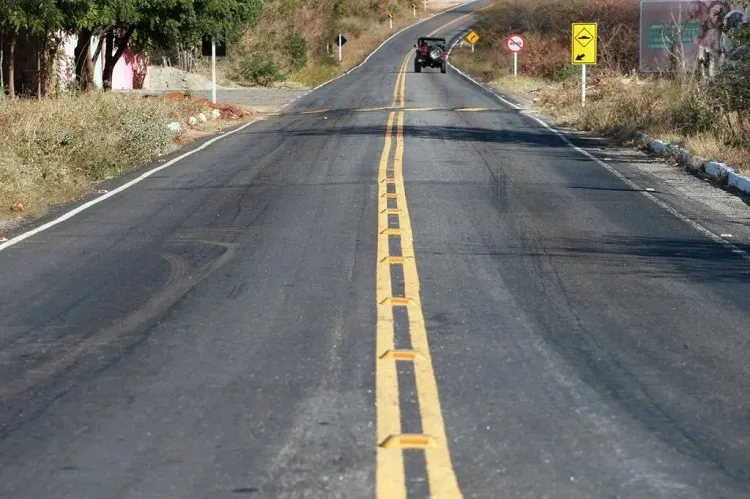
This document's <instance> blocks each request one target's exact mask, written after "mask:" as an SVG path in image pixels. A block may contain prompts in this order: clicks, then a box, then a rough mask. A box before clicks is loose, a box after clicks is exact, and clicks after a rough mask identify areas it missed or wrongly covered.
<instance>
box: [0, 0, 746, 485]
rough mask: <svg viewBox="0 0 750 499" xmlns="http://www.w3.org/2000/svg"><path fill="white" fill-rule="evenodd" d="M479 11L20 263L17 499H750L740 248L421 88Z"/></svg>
mask: <svg viewBox="0 0 750 499" xmlns="http://www.w3.org/2000/svg"><path fill="white" fill-rule="evenodd" d="M483 5H484V2H477V3H474V4H471V5H469V6H463V7H460V8H458V9H456V10H454V11H451V12H448V13H444V14H442V15H440V16H438V17H436V18H434V19H432V20H430V21H429V22H427V23H424V24H422V25H420V26H419V27H417V28H413V29H411V30H409V31H407V32H405V33H404V34H402V35H399V36H397V37H395V38H394V39H393V40H392V41H390V42H389V43H388V44H386V45H385V46H384V47H383V48H382V49H381V50H380V51H378V52H377V53H376V54H375V55H373V56H372V57H371V58H370V59H369V61H368V62H367V63H366V64H365V65H364V66H363V67H361V68H360V69H358V70H356V71H354V72H353V73H352V74H350V75H349V76H347V77H345V78H342V79H340V80H337V81H335V82H332V83H330V84H329V85H327V86H325V87H323V88H322V89H320V90H318V91H316V92H313V93H311V94H309V95H307V96H305V97H303V98H301V99H299V100H298V101H295V103H294V104H293V105H292V106H290V107H288V108H287V109H286V114H284V115H281V116H271V117H268V119H266V120H264V121H262V122H258V123H255V124H253V125H251V126H249V127H246V128H244V129H242V130H240V131H238V132H237V133H234V134H232V135H229V136H227V137H225V138H223V139H222V140H220V141H218V142H216V143H215V144H213V145H212V146H210V147H208V148H206V149H204V150H201V151H199V152H197V153H195V154H193V155H192V156H189V157H188V158H186V159H184V160H182V161H180V162H179V163H177V164H174V165H173V166H171V167H170V168H167V169H164V170H161V171H159V172H157V173H155V174H154V175H152V176H150V177H148V178H147V179H145V180H143V181H142V182H140V183H138V184H136V185H134V186H133V187H131V188H129V189H128V190H126V191H124V192H122V193H120V194H118V195H116V196H113V197H111V198H109V199H106V200H105V201H103V202H101V203H99V204H96V205H94V206H92V207H90V208H89V209H87V210H85V211H83V212H82V213H79V214H78V215H76V216H75V217H73V218H71V219H69V220H67V221H64V222H62V223H60V224H58V225H55V226H54V227H52V228H50V229H48V230H46V231H43V232H40V233H38V234H36V235H34V236H32V237H30V238H28V239H26V240H24V241H22V242H20V243H18V244H16V245H14V246H11V247H9V248H7V249H5V250H3V251H0V282H1V283H2V285H0V372H1V373H2V384H0V402H1V403H0V497H9V498H10V497H12V498H35V499H37V498H63V497H65V498H68V497H69V498H76V499H83V498H115V497H116V498H237V497H274V498H275V497H322V498H332V497H346V498H349V497H373V496H377V497H379V498H389V499H390V498H399V497H406V496H408V497H428V495H429V494H432V495H434V496H437V497H458V496H459V495H463V496H464V497H498V498H505V497H530V498H544V497H554V498H576V499H582V498H588V497H591V498H602V497H606V498H613V497H622V498H636V497H637V498H641V497H649V498H651V497H665V498H696V497H705V498H718V497H726V498H735V497H737V498H740V497H750V431H748V430H750V419H749V418H748V415H749V414H750V396H749V395H750V362H749V361H748V359H750V327H749V326H748V319H749V318H750V312H749V311H750V263H748V260H747V258H746V253H741V252H739V251H737V250H735V251H732V249H731V248H729V247H727V246H726V245H722V244H720V243H719V242H717V241H716V240H715V239H712V238H711V237H709V236H707V235H706V234H704V233H702V232H700V231H699V230H697V229H696V228H695V227H694V226H692V225H691V224H689V223H687V222H685V221H684V220H683V219H681V218H679V217H677V216H675V214H674V213H671V212H670V211H668V210H665V209H664V207H662V206H659V205H657V204H656V203H655V202H654V201H653V200H651V199H650V198H649V197H647V196H645V195H643V193H642V192H638V191H637V190H636V189H633V188H632V186H630V185H629V184H626V183H625V182H624V181H623V180H621V179H619V178H617V177H616V176H614V175H613V174H612V173H610V172H609V171H607V170H606V169H604V168H603V167H602V166H601V165H599V164H597V163H596V162H594V161H592V160H591V159H589V158H586V157H584V156H583V155H581V154H580V153H579V152H576V151H575V150H573V149H572V148H570V147H569V146H568V145H567V144H565V143H564V142H563V141H562V140H561V139H560V138H559V137H558V136H556V135H554V134H553V133H551V132H550V131H548V130H546V129H544V128H542V127H540V126H539V125H538V124H536V123H534V122H533V121H532V120H531V119H530V118H529V117H528V116H524V115H523V114H522V113H519V112H518V111H516V110H513V109H511V108H510V107H509V106H506V105H504V104H503V103H501V102H500V101H498V100H497V99H495V98H494V97H493V96H491V95H490V94H489V93H487V92H485V91H484V90H482V89H481V88H479V87H477V86H475V85H473V84H472V83H470V82H468V81H467V80H466V79H464V78H463V77H461V76H460V75H458V74H456V72H455V71H453V70H449V72H448V74H446V75H441V74H440V73H439V71H437V70H425V71H424V72H423V73H421V74H419V75H417V74H414V73H413V72H412V71H413V69H412V67H411V62H410V61H411V59H408V58H407V59H404V57H406V56H407V53H408V51H409V48H410V47H411V45H412V44H413V43H414V41H415V39H416V37H417V36H419V35H423V34H426V33H429V32H432V31H433V30H436V31H435V32H436V34H442V35H445V36H447V37H449V38H452V37H454V36H456V35H458V34H460V33H461V32H463V31H464V30H465V29H466V28H467V27H469V26H470V25H471V23H472V22H473V16H472V15H468V14H471V12H472V11H474V10H476V9H477V8H480V7H482V6H483ZM448 23H452V24H448ZM446 24H448V25H447V26H445V25H446ZM402 69H405V71H402ZM579 143H581V144H582V145H584V146H585V145H587V144H586V143H583V142H580V141H579ZM612 167H613V168H616V169H618V171H622V172H623V175H625V176H627V177H628V178H631V179H633V181H634V182H638V181H640V179H639V178H638V177H637V175H636V174H635V173H633V171H632V170H631V169H630V167H629V166H628V165H627V164H625V163H622V164H615V163H612ZM653 196H654V197H655V198H657V199H660V200H661V201H662V202H663V203H666V205H668V206H676V207H677V208H678V209H680V210H682V208H684V209H685V210H688V211H687V212H686V215H687V216H692V213H691V212H690V211H689V210H690V206H678V204H679V203H678V202H677V201H675V200H673V199H672V198H671V197H670V195H669V193H666V192H665V193H662V192H659V191H658V190H657V192H656V193H654V194H653ZM681 212H682V211H681ZM704 213H705V212H704ZM697 221H698V222H700V223H702V224H703V225H705V226H707V227H708V228H709V229H712V228H713V226H714V225H716V224H719V225H720V224H723V223H729V222H728V221H725V220H721V219H720V218H718V215H717V218H711V217H709V216H708V215H704V217H703V218H702V219H700V220H697ZM734 227H735V231H734V233H735V239H734V240H735V241H736V243H737V246H738V247H740V248H744V249H745V250H747V249H748V247H747V244H746V241H747V240H746V239H742V238H743V237H744V235H746V234H747V229H748V227H747V224H746V223H745V222H738V223H736V224H735V225H734ZM712 230H713V229H712ZM730 266H733V267H731V269H730Z"/></svg>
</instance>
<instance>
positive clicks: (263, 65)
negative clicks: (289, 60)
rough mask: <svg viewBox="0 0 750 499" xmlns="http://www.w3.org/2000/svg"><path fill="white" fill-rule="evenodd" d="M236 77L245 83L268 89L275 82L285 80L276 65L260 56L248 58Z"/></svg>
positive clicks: (241, 63) (243, 62) (240, 64)
mask: <svg viewBox="0 0 750 499" xmlns="http://www.w3.org/2000/svg"><path fill="white" fill-rule="evenodd" d="M236 76H237V78H238V79H239V80H240V81H242V82H244V83H248V84H251V85H262V86H266V87H267V86H269V85H270V84H271V83H273V82H276V81H283V80H284V75H283V74H281V72H280V71H279V68H278V67H276V64H274V63H273V62H271V61H269V60H266V59H264V58H263V57H262V56H259V55H253V56H250V57H247V58H245V59H244V60H243V61H242V62H240V63H239V68H238V70H237V74H236Z"/></svg>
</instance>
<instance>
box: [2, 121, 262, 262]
mask: <svg viewBox="0 0 750 499" xmlns="http://www.w3.org/2000/svg"><path fill="white" fill-rule="evenodd" d="M262 120H263V118H257V119H254V120H252V121H250V122H248V123H245V124H244V125H242V126H239V127H237V128H235V129H234V130H231V131H229V132H224V133H221V134H220V135H218V136H216V137H214V138H213V139H211V140H208V141H206V142H205V143H204V144H202V145H201V146H199V147H196V148H195V149H191V150H189V151H187V152H184V153H182V154H180V155H179V156H177V157H176V158H172V159H170V160H169V161H167V162H166V163H164V164H163V165H160V166H157V167H156V168H153V169H151V170H149V171H147V172H145V173H143V174H141V175H139V176H138V177H136V178H134V179H133V180H131V181H129V182H127V183H125V184H122V185H121V186H120V187H118V188H116V189H113V190H111V191H109V192H107V193H106V194H103V195H101V196H99V197H97V198H95V199H92V200H91V201H87V202H86V203H83V204H82V205H81V206H78V207H76V208H74V209H72V210H70V211H68V212H67V213H65V214H64V215H62V216H60V217H58V218H56V219H54V220H50V221H49V222H47V223H45V224H43V225H40V226H39V227H36V228H34V229H32V230H30V231H28V232H24V233H23V234H20V235H18V236H16V237H13V238H11V239H8V240H7V241H6V242H4V243H2V244H0V251H2V250H4V249H7V248H10V247H11V246H13V245H15V244H18V243H20V242H21V241H23V240H24V239H28V238H30V237H32V236H34V235H36V234H39V233H40V232H43V231H45V230H47V229H49V228H50V227H54V226H55V225H57V224H59V223H62V222H64V221H66V220H68V219H70V218H73V217H74V216H76V215H78V214H79V213H81V212H82V211H85V210H87V209H89V208H91V207H92V206H94V205H96V204H99V203H101V202H102V201H104V200H105V199H108V198H111V197H112V196H114V195H116V194H119V193H120V192H122V191H124V190H125V189H127V188H129V187H132V186H134V185H135V184H137V183H139V182H141V181H143V180H145V179H147V178H148V177H150V176H151V175H153V174H154V173H157V172H160V171H162V170H164V169H165V168H169V167H170V166H172V165H173V164H175V163H177V162H178V161H181V160H183V159H185V158H187V157H188V156H191V155H193V154H195V153H197V152H199V151H202V150H204V149H206V148H207V147H209V146H210V145H212V144H213V143H214V142H217V141H219V140H221V139H223V138H224V137H226V136H228V135H232V134H233V133H237V132H239V131H240V130H244V129H245V128H247V127H249V126H250V125H252V124H253V123H257V122H258V121H262Z"/></svg>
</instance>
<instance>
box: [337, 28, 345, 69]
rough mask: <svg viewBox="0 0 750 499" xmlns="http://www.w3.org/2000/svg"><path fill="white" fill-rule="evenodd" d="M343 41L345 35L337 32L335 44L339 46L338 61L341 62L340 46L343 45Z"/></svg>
mask: <svg viewBox="0 0 750 499" xmlns="http://www.w3.org/2000/svg"><path fill="white" fill-rule="evenodd" d="M345 43H346V37H345V36H344V35H342V34H341V33H339V36H337V37H336V45H338V46H339V62H341V47H343V46H344V44H345Z"/></svg>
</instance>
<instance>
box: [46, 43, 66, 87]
mask: <svg viewBox="0 0 750 499" xmlns="http://www.w3.org/2000/svg"><path fill="white" fill-rule="evenodd" d="M60 43H62V42H61V40H60V39H59V38H57V37H53V38H52V39H51V40H50V39H47V41H46V42H45V45H46V47H45V48H46V50H45V54H44V61H43V63H44V96H45V97H48V96H50V95H53V94H54V93H55V88H56V87H57V83H58V77H59V76H58V71H59V69H60V66H59V60H58V58H57V57H56V56H57V50H58V49H59V48H60Z"/></svg>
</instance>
